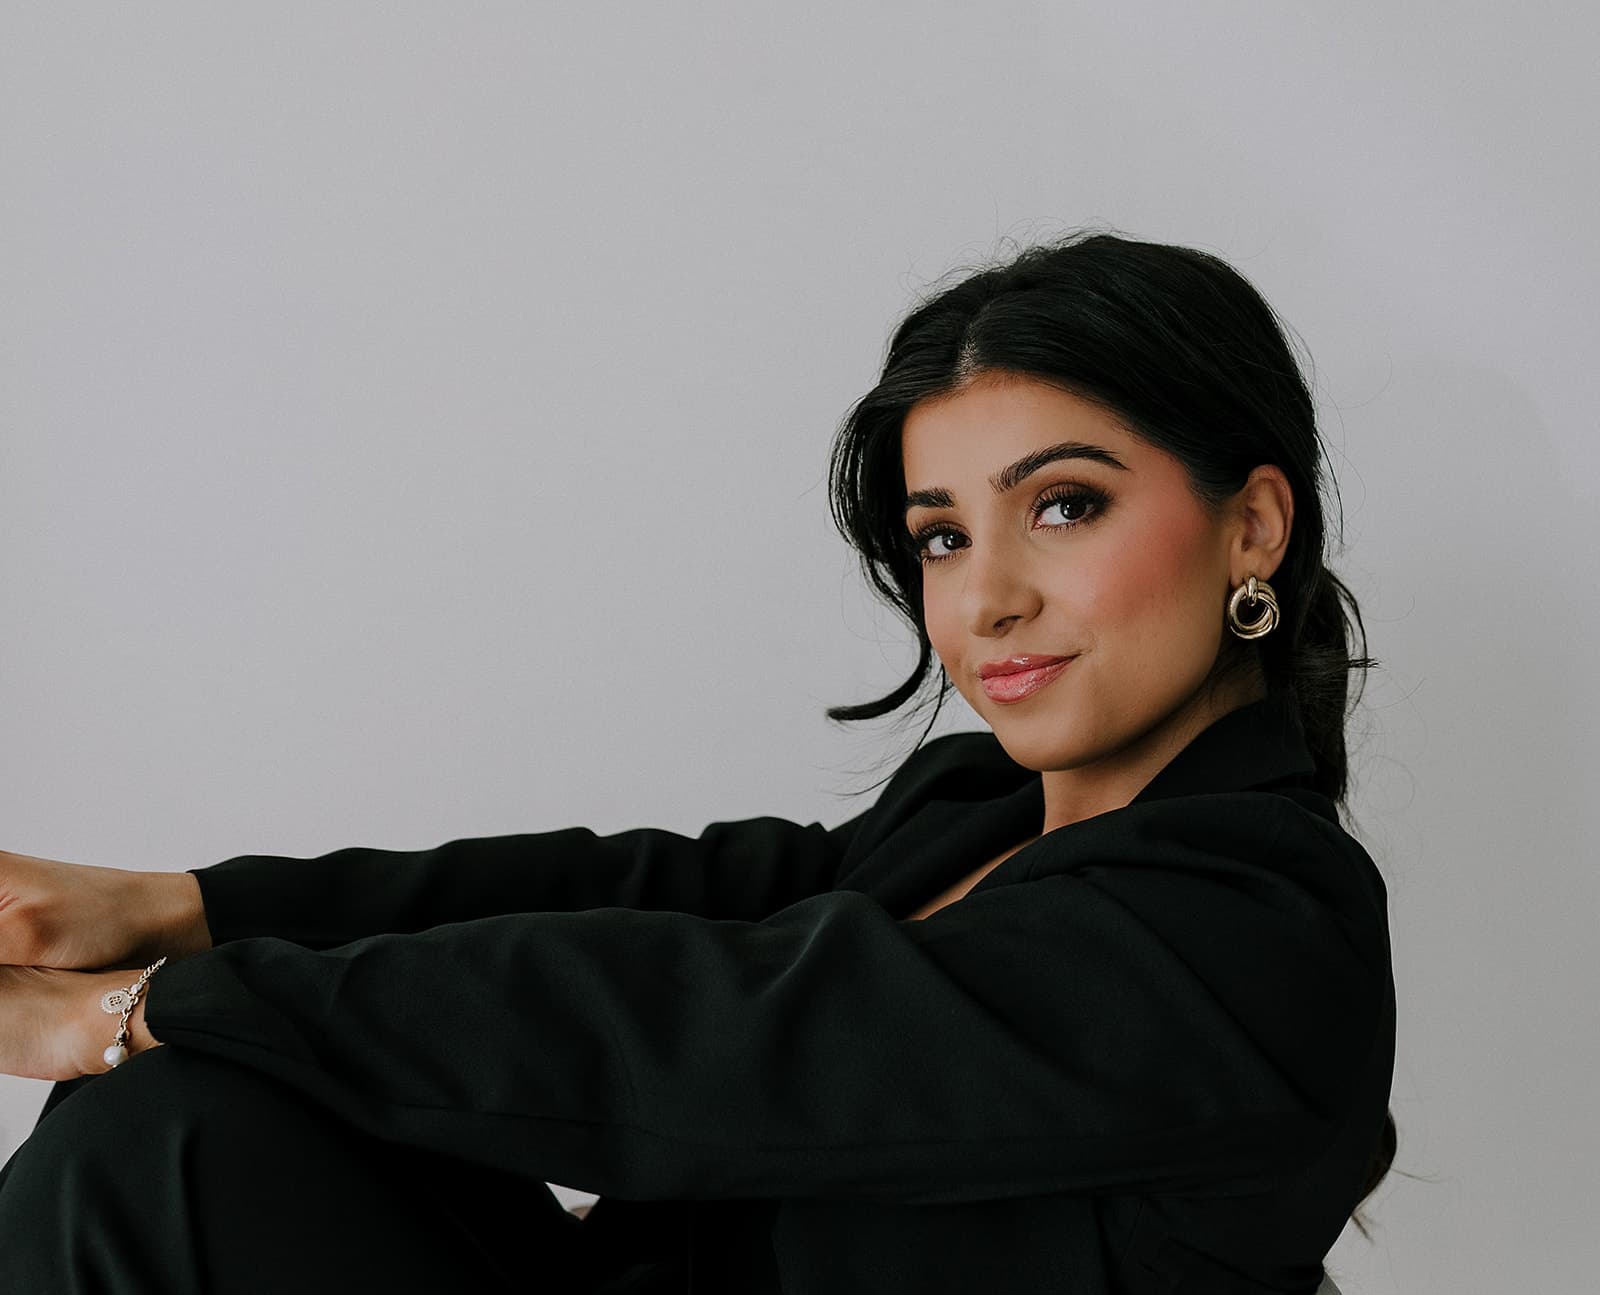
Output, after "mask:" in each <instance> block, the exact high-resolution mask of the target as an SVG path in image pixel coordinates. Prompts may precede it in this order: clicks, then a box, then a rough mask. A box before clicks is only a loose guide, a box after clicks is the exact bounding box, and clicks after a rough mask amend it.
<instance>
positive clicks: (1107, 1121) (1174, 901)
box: [146, 698, 1395, 1295]
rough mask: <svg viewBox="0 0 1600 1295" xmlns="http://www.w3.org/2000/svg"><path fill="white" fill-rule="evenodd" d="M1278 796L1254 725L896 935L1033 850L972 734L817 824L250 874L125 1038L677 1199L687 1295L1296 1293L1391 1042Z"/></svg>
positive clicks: (1281, 720) (499, 842)
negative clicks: (847, 814) (953, 891)
mask: <svg viewBox="0 0 1600 1295" xmlns="http://www.w3.org/2000/svg"><path fill="white" fill-rule="evenodd" d="M1311 768H1312V761H1311V758H1310V756H1309V754H1308V753H1307V750H1306V747H1305V743H1304V737H1303V734H1302V732H1301V730H1300V727H1299V724H1298V721H1297V720H1296V718H1295V715H1294V713H1293V711H1292V709H1291V708H1290V707H1288V706H1285V705H1283V704H1282V703H1280V702H1279V701H1277V700H1276V699H1273V698H1268V699H1264V700H1262V701H1258V702H1254V703H1252V704H1250V705H1247V706H1245V707H1243V708H1242V709H1239V710H1236V711H1234V712H1232V713H1230V714H1228V715H1226V716H1224V717H1223V718H1222V719H1221V720H1219V721H1218V722H1216V723H1215V724H1213V725H1212V726H1211V727H1210V728H1208V729H1207V730H1206V731H1205V732H1203V733H1202V734H1201V735H1200V736H1199V737H1197V738H1196V739H1195V740H1194V741H1193V742H1191V743H1190V745H1189V746H1188V747H1187V748H1185V749H1184V750H1183V751H1182V752H1180V753H1179V754H1178V756H1177V757H1175V758H1174V759H1173V760H1172V761H1171V762H1170V763H1169V764H1168V765H1167V766H1166V768H1164V769H1163V770H1161V771H1160V772H1159V773H1158V774H1157V775H1156V776H1155V778H1154V779H1153V780H1152V781H1151V782H1150V783H1149V784H1148V785H1147V786H1146V787H1145V788H1144V789H1143V790H1142V791H1141V792H1140V793H1139V794H1138V795H1137V796H1136V797H1135V798H1134V800H1133V801H1132V803H1131V804H1129V805H1127V806H1126V807H1124V808H1121V809H1117V810H1114V811H1111V812H1109V813H1104V814H1100V815H1097V816H1095V817H1093V818H1089V819H1085V820H1084V821H1082V822H1079V823H1074V824H1071V825H1069V826H1067V827H1063V828H1059V829H1057V830H1055V831H1052V832H1049V833H1047V834H1045V835H1043V836H1041V837H1040V838H1039V839H1038V840H1036V841H1033V842H1031V843H1030V844H1029V845H1027V846H1026V847H1024V848H1023V849H1021V850H1020V851H1018V852H1017V853H1015V854H1013V855H1012V856H1011V857H1010V858H1008V859H1007V860H1006V861H1005V862H1003V863H1002V864H1000V865H999V866H998V867H996V868H995V869H993V870H992V871H991V872H989V873H988V874H987V875H986V876H985V877H984V878H983V879H982V880H981V881H980V882H979V883H978V884H977V885H976V886H975V887H974V888H973V889H972V890H971V891H970V892H969V893H968V894H967V895H966V896H965V897H963V898H962V899H960V900H958V901H957V902H955V903H953V904H951V905H949V906H947V907H945V908H943V909H941V910H939V911H938V912H937V913H935V914H933V915H932V916H931V917H928V918H926V919H924V920H921V921H906V920H903V919H904V918H905V917H906V915H907V914H908V913H909V912H911V911H912V910H913V909H914V908H915V907H917V906H918V905H919V904H921V903H922V902H924V901H925V900H927V899H929V898H931V897H932V896H933V895H934V894H936V893H938V892H939V891H941V890H942V889H943V888H944V887H945V886H947V885H949V884H951V883H953V882H954V881H955V880H957V879H958V878H960V877H961V876H963V875H964V874H965V873H967V872H969V871H971V870H972V869H973V868H975V867H976V866H977V865H978V864H979V863H981V862H984V861H985V860H988V859H990V858H992V857H993V856H994V855H995V854H997V853H999V852H1000V851H1002V850H1003V849H1006V848H1008V847H1010V846H1013V845H1015V844H1016V843H1017V842H1019V841H1021V840H1024V839H1026V838H1028V837H1030V836H1032V835H1034V834H1036V833H1038V832H1039V830H1040V828H1041V827H1042V825H1043V812H1044V800H1043V790H1042V786H1041V782H1040V779H1039V776H1038V775H1037V774H1036V773H1033V772H1031V771H1029V770H1026V769H1024V768H1022V767H1021V766H1019V765H1017V764H1016V763H1014V762H1013V761H1012V760H1011V759H1010V758H1009V757H1008V756H1006V754H1005V752H1004V750H1003V749H1002V748H1001V746H1000V744H999V741H998V739H997V738H995V736H994V735H993V734H992V733H988V732H975V733H957V734H949V735H946V736H943V737H939V738H936V739H934V740H931V741H929V742H927V743H926V744H925V745H924V746H923V747H921V748H920V749H919V750H917V751H916V752H914V753H913V754H912V755H911V756H910V757H909V758H908V759H907V760H906V761H905V762H904V763H903V764H902V766H901V767H900V768H899V769H898V771H897V772H896V773H895V774H894V776H893V778H892V779H891V781H890V782H889V783H888V784H887V786H886V787H885V788H884V789H883V791H882V792H881V794H880V795H879V796H878V799H877V800H876V802H875V803H874V804H873V806H872V807H871V808H870V809H868V810H867V811H865V812H864V813H861V814H858V815H857V816H856V817H854V818H852V819H850V820H849V821H848V822H846V823H844V824H842V825H841V826H838V827H835V828H832V829H829V828H826V827H824V826H822V825H821V824H820V823H809V824H804V825H802V824H797V823H792V822H788V821H785V820H782V819H778V818H772V817H761V818H753V819H747V820H742V821H736V822H716V823H712V824H711V825H710V826H708V827H707V828H706V829H705V831H704V832H702V833H701V834H700V836H699V837H697V838H690V837H687V836H681V835H677V834H674V833H671V832H667V831H664V830H660V829H654V828H639V829H635V830H632V831H626V832H620V833H616V834H614V835H609V836H597V835H596V834H595V833H593V832H592V831H590V830H589V829H587V828H581V827H572V828H565V829H562V830H558V831H551V832H541V833H533V834H525V835H514V836H497V837H484V838H476V839H466V840H456V841H450V842H448V843H446V844H443V845H440V846H438V847H436V848H434V849H428V850H418V851H390V850H376V849H346V850H337V851H335V852H333V853H331V854H327V855H324V856H321V857H319V858H312V859H293V858H284V857H279V856H263V855H244V856H240V857H238V858H234V859H229V860H227V861H226V862H223V863H219V864H216V865H215V866H212V867H208V868H202V869H197V870H195V875H196V876H197V878H198V879H199V882H200V888H201V891H202V893H203V896H204V899H205V906H206V913H207V918H208V920H209V922H210V924H211V928H212V932H213V935H214V938H215V940H216V941H217V947H215V948H214V949H212V950H209V951H207V952H205V953H201V954H198V955H196V956H194V957H190V958H187V959H184V960H182V961H180V962H175V963H172V964H169V965H168V967H167V968H166V969H165V970H163V972H162V973H161V975H159V976H157V977H155V978H154V979H153V980H152V981H151V983H150V987H149V989H148V990H147V991H146V1004H147V1007H146V1013H147V1020H148V1024H149V1026H150V1029H151V1031H152V1032H153V1033H154V1034H155V1035H156V1037H157V1038H159V1039H161V1040H163V1041H165V1042H167V1043H169V1044H173V1045H176V1046H179V1047H185V1048H195V1049H200V1050H203V1051H207V1052H211V1053H215V1054H218V1055H220V1056H225V1057H229V1058H233V1059H235V1060H236V1061H238V1062H241V1063H243V1064H245V1065H248V1066H252V1067H256V1068H258V1069H259V1070H261V1071H265V1072H269V1073H271V1074H273V1075H275V1076H277V1077H278V1078H279V1079H281V1080H282V1081H284V1082H286V1083H288V1084H291V1085H293V1086H294V1087H295V1088H296V1089H298V1090H300V1091H301V1092H302V1093H303V1094H304V1095H306V1096H307V1097H309V1098H311V1099H313V1100H315V1101H317V1102H319V1103H323V1104H325V1105H326V1106H327V1107H329V1108H332V1109H333V1110H334V1111H336V1112H337V1113H338V1114H339V1115H341V1116H342V1117H343V1118H345V1119H347V1120H349V1121H351V1122H352V1123H353V1124H355V1125H357V1126H359V1127H360V1128H362V1129H364V1130H367V1131H369V1132H371V1133H373V1134H376V1135H378V1136H380V1137H383V1138H386V1139H390V1140H393V1141H395V1142H399V1143H404V1144H409V1145H415V1146H418V1147H426V1148H430V1149H433V1150H437V1151H444V1152H447V1153H450V1154H453V1155H457V1156H460V1157H463V1158H465V1159H468V1160H471V1161H474V1162H478V1163H482V1164H484V1165H493V1166H499V1167H504V1168H508V1169H512V1170H514V1171H516V1172H519V1173H522V1174H525V1175H528V1176H530V1177H532V1176H537V1177H538V1178H539V1179H542V1180H545V1181H550V1182H557V1183H561V1184H564V1185H566V1186H570V1187H574V1188H578V1189H580V1190H584V1191H590V1192H594V1193H597V1194H599V1195H601V1196H603V1197H605V1196H615V1197H621V1198H631V1199H636V1200H667V1199H673V1200H693V1201H697V1202H704V1211H705V1213H706V1215H707V1216H708V1217H709V1218H711V1219H712V1220H714V1223H713V1225H712V1226H709V1227H707V1228H706V1229H704V1230H701V1229H699V1228H696V1229H695V1231H696V1235H697V1236H698V1237H701V1238H702V1242H701V1244H702V1245H703V1246H705V1247H713V1248H717V1250H718V1252H719V1253H718V1255H716V1256H713V1255H712V1254H710V1253H707V1254H706V1255H705V1257H704V1261H703V1262H698V1263H696V1265H695V1268H694V1271H695V1272H696V1273H697V1274H701V1273H703V1274H705V1276H704V1278H703V1279H700V1278H699V1277H697V1285H696V1287H695V1289H697V1290H702V1291H710V1290H718V1291H721V1290H724V1289H727V1290H739V1291H742V1292H757V1291H764V1290H770V1291H777V1290H780V1289H781V1290H782V1291H783V1292H786V1293H787V1295H848V1293H850V1292H858V1291H859V1292H867V1291H871V1292H874V1293H883V1292H902V1291H903V1292H907V1295H910V1293H911V1292H916V1293H917V1295H929V1293H930V1292H944V1291H950V1292H957V1291H960V1292H968V1291H996V1292H1008V1293H1010V1292H1035V1291H1062V1292H1072V1293H1073V1295H1095V1293H1097V1292H1110V1291H1119V1292H1124V1291H1125V1292H1156V1291H1161V1292H1180V1291H1181V1292H1223V1291H1227V1292H1257V1291H1260V1292H1266V1291H1304V1292H1308V1293H1309V1292H1311V1291H1313V1290H1314V1289H1315V1287H1316V1286H1317V1284H1318V1282H1319V1280H1320V1279H1321V1276H1322V1269H1321V1259H1322V1257H1323V1256H1324V1255H1325V1254H1326V1253H1327V1251H1328V1249H1329V1248H1330V1247H1331V1246H1332V1244H1333V1242H1334V1240H1335V1239H1336V1238H1337V1237H1338V1235H1339V1233H1340V1231H1341V1229H1342V1227H1343V1225H1344V1223H1345V1221H1346V1219H1347V1218H1348V1216H1349V1214H1350V1211H1351V1209H1352V1207H1353V1205H1354V1204H1355V1202H1356V1198H1357V1194H1358V1190H1359V1186H1360V1183H1361V1180H1362V1175H1363V1170H1364V1168H1365V1165H1366V1162H1367V1158H1368V1155H1369V1154H1370V1152H1371V1151H1372V1149H1373V1148H1374V1147H1375V1145H1376V1144H1377V1142H1378V1138H1379V1133H1380V1129H1381V1127H1382V1123H1383V1119H1384V1114H1385V1111H1386V1109H1387V1103H1388V1098H1389V1089H1390V1081H1391V1077H1392V1073H1393V1061H1394V1028H1395V1003H1394V982H1393V977H1392V972H1391V962H1390V952H1389V939H1388V917H1387V895H1386V890H1385V887H1384V883H1383V881H1382V878H1381V877H1380V875H1379V873H1378V871H1377V869H1376V868H1375V866H1374V864H1373V862H1372V860H1371V859H1370V858H1369V857H1368V855H1367V853H1366V852H1365V851H1364V850H1363V849H1362V847H1361V846H1360V845H1359V844H1358V843H1357V842H1356V841H1355V840H1354V839H1353V838H1352V837H1351V836H1349V835H1348V834H1347V833H1346V832H1345V831H1344V830H1343V829H1342V828H1341V827H1340V826H1339V824H1338V822H1337V820H1336V817H1335V813H1334V810H1333V807H1332V805H1331V804H1330V803H1329V802H1328V800H1327V799H1326V798H1324V797H1323V796H1321V795H1319V794H1317V793H1316V792H1314V791H1312V790H1310V788H1309V786H1308V780H1307V775H1308V774H1309V772H1310V770H1311ZM713 1258H716V1259H717V1260H718V1262H719V1263H720V1264H721V1265H722V1270H723V1271H722V1274H721V1276H715V1277H714V1276H713V1275H712V1273H713V1270H714V1268H715V1267H716V1265H715V1264H714V1263H713V1262H712V1260H713ZM730 1265H733V1266H735V1267H738V1266H743V1267H744V1271H742V1272H737V1273H734V1274H732V1275H730V1274H729V1273H728V1272H727V1269H728V1267H729V1266H730Z"/></svg>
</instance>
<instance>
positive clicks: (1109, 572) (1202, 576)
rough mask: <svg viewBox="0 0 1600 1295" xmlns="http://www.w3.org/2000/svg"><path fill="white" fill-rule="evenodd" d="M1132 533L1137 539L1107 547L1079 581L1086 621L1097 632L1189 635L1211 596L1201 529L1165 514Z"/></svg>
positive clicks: (1158, 637) (1162, 638)
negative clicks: (1086, 576) (1089, 575)
mask: <svg viewBox="0 0 1600 1295" xmlns="http://www.w3.org/2000/svg"><path fill="white" fill-rule="evenodd" d="M1138 533H1139V537H1140V542H1139V543H1137V544H1129V543H1125V542H1121V543H1118V544H1117V545H1116V546H1115V547H1114V548H1112V549H1109V550H1108V551H1107V552H1106V553H1105V554H1104V561H1102V562H1101V563H1099V564H1098V565H1097V567H1096V569H1095V571H1094V573H1093V578H1092V580H1089V581H1085V582H1084V584H1083V586H1082V587H1083V592H1084V594H1085V599H1086V610H1087V611H1088V614H1089V617H1090V623H1091V626H1092V627H1093V628H1094V630H1095V631H1096V632H1097V633H1101V634H1117V633H1119V632H1120V631H1124V630H1133V631H1136V632H1137V633H1138V635H1139V637H1140V638H1142V639H1147V640H1156V641H1163V642H1165V641H1170V640H1171V639H1172V638H1174V637H1179V638H1181V637H1188V636H1191V635H1193V634H1194V633H1195V631H1196V628H1197V627H1198V625H1200V624H1202V623H1204V622H1205V621H1206V620H1208V619H1210V611H1211V605H1212V604H1213V603H1214V602H1216V598H1215V592H1214V590H1213V588H1212V586H1213V584H1214V583H1215V580H1216V576H1215V574H1214V573H1213V571H1212V569H1211V563H1210V560H1209V555H1210V552H1211V549H1210V546H1209V545H1208V544H1207V543H1206V541H1207V538H1208V532H1207V530H1206V529H1205V527H1204V526H1203V524H1199V523H1197V522H1196V521H1195V520H1194V519H1192V518H1189V517H1184V516H1177V517H1170V516H1169V517H1163V518H1160V519H1158V520H1155V521H1152V522H1150V523H1149V524H1147V525H1142V526H1140V527H1139V530H1138ZM1220 615H1221V613H1220V610H1219V611H1218V613H1217V618H1218V619H1220Z"/></svg>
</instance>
